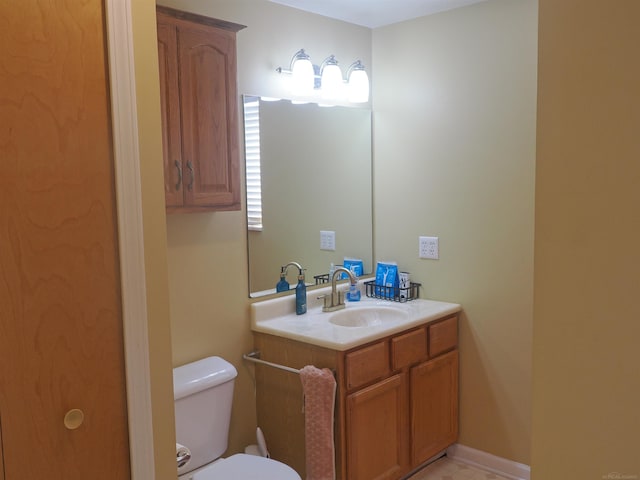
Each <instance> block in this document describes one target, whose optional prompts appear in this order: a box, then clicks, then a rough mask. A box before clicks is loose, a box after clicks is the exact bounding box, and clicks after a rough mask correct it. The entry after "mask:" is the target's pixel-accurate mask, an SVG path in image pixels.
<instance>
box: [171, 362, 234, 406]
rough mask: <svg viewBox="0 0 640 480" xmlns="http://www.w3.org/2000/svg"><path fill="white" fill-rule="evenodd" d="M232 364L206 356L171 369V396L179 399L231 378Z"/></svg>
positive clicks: (232, 375) (232, 377)
mask: <svg viewBox="0 0 640 480" xmlns="http://www.w3.org/2000/svg"><path fill="white" fill-rule="evenodd" d="M237 375H238V372H237V370H236V369H235V367H234V366H233V365H231V364H230V363H229V362H227V361H226V360H224V359H223V358H220V357H207V358H203V359H202V360H198V361H196V362H193V363H187V364H186V365H182V366H181V367H176V368H174V369H173V398H174V399H175V400H179V399H180V398H184V397H186V396H189V395H193V394H194V393H197V392H201V391H202V390H206V389H207V388H212V387H215V386H216V385H220V384H222V383H225V382H228V381H230V380H233V379H234V378H236V376H237Z"/></svg>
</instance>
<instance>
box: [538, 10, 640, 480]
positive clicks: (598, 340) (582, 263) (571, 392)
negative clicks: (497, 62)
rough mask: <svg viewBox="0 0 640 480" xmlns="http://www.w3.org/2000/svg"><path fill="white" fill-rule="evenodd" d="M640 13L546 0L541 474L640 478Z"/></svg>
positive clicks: (549, 478) (551, 478) (541, 118)
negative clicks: (639, 350)
mask: <svg viewBox="0 0 640 480" xmlns="http://www.w3.org/2000/svg"><path fill="white" fill-rule="evenodd" d="M638 19H640V2H637V1H635V0H618V1H616V2H612V3H611V4H610V5H609V4H607V6H606V8H603V2H601V1H597V0H565V1H562V2H558V1H555V0H540V67H539V103H538V109H539V110H538V111H539V114H538V156H537V173H536V235H535V241H536V247H535V283H534V286H535V303H534V337H533V363H534V378H533V380H534V383H533V386H534V391H533V442H532V443H533V449H532V452H533V453H532V457H533V463H532V474H533V478H534V479H541V480H542V479H544V480H555V479H567V478H584V479H587V478H594V479H599V478H638V476H640V455H639V451H640V442H639V441H638V431H640V413H639V412H640V409H639V406H640V375H639V374H638V372H639V368H638V339H639V338H640V322H639V321H638V320H639V319H640V304H639V303H638V286H639V285H640V273H639V272H640V269H639V268H638V266H639V265H640V248H639V245H640V216H639V210H638V206H639V205H640V188H639V185H640V142H639V140H638V139H639V138H640V137H639V131H640V94H639V89H640V63H639V62H638V45H640V29H639V28H638Z"/></svg>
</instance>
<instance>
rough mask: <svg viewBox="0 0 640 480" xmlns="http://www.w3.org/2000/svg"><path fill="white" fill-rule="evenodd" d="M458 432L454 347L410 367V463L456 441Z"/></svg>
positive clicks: (429, 455)
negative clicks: (445, 352) (447, 351)
mask: <svg viewBox="0 0 640 480" xmlns="http://www.w3.org/2000/svg"><path fill="white" fill-rule="evenodd" d="M457 436H458V351H457V350H454V351H452V352H449V353H447V354H445V355H442V356H440V357H437V358H435V359H433V360H430V361H428V362H425V363H422V364H420V365H418V366H416V367H413V368H412V369H411V440H412V449H411V450H412V458H411V462H412V465H413V466H417V465H419V464H421V463H423V462H425V461H426V460H428V459H429V458H431V457H432V456H434V455H435V454H437V453H438V452H440V451H442V450H444V449H445V448H447V447H448V446H449V445H451V444H452V443H454V442H455V441H456V438H457Z"/></svg>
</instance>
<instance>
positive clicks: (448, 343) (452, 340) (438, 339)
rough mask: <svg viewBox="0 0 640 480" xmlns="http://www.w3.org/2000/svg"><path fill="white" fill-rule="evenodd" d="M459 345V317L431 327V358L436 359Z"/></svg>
mask: <svg viewBox="0 0 640 480" xmlns="http://www.w3.org/2000/svg"><path fill="white" fill-rule="evenodd" d="M456 345H458V317H451V318H447V319H446V320H443V321H441V322H438V323H434V324H433V325H429V357H435V356H436V355H440V354H441V353H443V352H446V351H447V350H451V349H452V348H455V347H456Z"/></svg>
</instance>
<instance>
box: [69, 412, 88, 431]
mask: <svg viewBox="0 0 640 480" xmlns="http://www.w3.org/2000/svg"><path fill="white" fill-rule="evenodd" d="M82 422H84V412H83V411H82V410H80V409H79V408H73V409H71V410H69V411H68V412H67V413H66V414H65V416H64V426H65V427H66V428H67V429H69V430H75V429H76V428H78V427H80V425H82Z"/></svg>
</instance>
